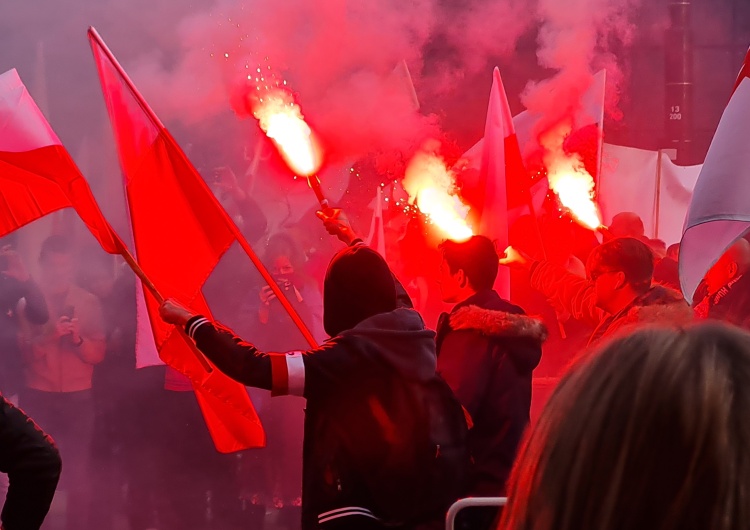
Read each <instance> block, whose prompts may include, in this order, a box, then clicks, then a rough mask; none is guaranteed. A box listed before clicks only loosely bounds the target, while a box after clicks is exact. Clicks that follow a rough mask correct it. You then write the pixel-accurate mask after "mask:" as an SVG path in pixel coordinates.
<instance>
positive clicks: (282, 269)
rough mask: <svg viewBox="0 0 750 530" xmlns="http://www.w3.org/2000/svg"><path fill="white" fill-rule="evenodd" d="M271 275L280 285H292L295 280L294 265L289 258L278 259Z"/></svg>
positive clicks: (273, 264) (279, 257)
mask: <svg viewBox="0 0 750 530" xmlns="http://www.w3.org/2000/svg"><path fill="white" fill-rule="evenodd" d="M271 274H272V275H273V277H274V279H275V280H276V281H277V282H279V283H282V284H286V283H291V282H292V281H293V279H294V265H292V262H291V260H290V259H289V256H278V257H276V258H275V259H274V260H273V263H272V266H271Z"/></svg>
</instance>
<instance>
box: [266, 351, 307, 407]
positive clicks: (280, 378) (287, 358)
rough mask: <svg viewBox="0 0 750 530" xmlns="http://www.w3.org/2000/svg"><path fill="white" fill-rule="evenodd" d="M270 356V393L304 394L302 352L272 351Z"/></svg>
mask: <svg viewBox="0 0 750 530" xmlns="http://www.w3.org/2000/svg"><path fill="white" fill-rule="evenodd" d="M270 357H271V381H272V387H271V395H272V396H287V395H289V396H301V397H302V396H304V394H305V361H304V358H303V357H302V352H300V351H292V352H288V353H272V354H270Z"/></svg>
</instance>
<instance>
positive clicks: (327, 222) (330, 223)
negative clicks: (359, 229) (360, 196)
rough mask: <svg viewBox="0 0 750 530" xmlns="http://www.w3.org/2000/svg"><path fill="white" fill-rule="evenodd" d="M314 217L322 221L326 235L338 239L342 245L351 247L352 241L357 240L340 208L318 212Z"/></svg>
mask: <svg viewBox="0 0 750 530" xmlns="http://www.w3.org/2000/svg"><path fill="white" fill-rule="evenodd" d="M315 215H317V216H318V219H320V220H321V221H323V226H325V228H326V230H327V231H328V233H329V234H331V235H332V236H336V237H338V238H339V240H340V241H342V242H343V243H346V244H347V245H351V243H352V241H354V240H355V239H357V234H356V233H354V229H352V225H351V224H350V223H349V219H347V218H346V214H345V213H344V211H343V210H341V209H340V208H328V209H326V210H318V211H317V212H315Z"/></svg>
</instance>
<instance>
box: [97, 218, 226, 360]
mask: <svg viewBox="0 0 750 530" xmlns="http://www.w3.org/2000/svg"><path fill="white" fill-rule="evenodd" d="M110 230H111V232H112V236H113V238H114V239H115V242H116V244H117V246H118V248H119V251H120V255H121V256H122V257H123V259H124V260H125V262H126V263H127V264H128V266H129V267H130V269H131V270H132V271H133V272H134V273H135V275H136V276H138V278H139V279H140V280H141V283H143V285H145V286H146V288H147V289H148V290H149V292H150V293H151V294H152V295H153V297H154V298H155V299H156V302H157V303H158V304H159V305H162V304H163V303H164V297H163V296H162V294H161V293H160V292H159V289H157V288H156V285H155V284H154V282H152V281H151V278H149V277H148V276H147V275H146V273H145V272H144V271H143V268H142V267H141V266H140V264H139V263H138V262H137V261H136V260H135V258H134V257H133V255H132V254H131V253H130V251H129V250H128V248H127V247H126V246H125V244H124V243H123V242H122V240H121V239H120V237H119V236H118V235H117V234H116V233H115V231H114V230H112V229H111V228H110ZM175 327H176V328H177V329H178V331H179V333H180V335H182V337H183V339H186V342H187V344H189V345H190V349H191V351H192V352H193V353H194V354H195V357H196V358H197V359H198V362H199V363H200V364H201V367H202V368H203V369H204V370H205V371H206V373H209V374H210V373H211V372H213V370H214V367H213V366H211V363H209V362H208V360H207V359H206V357H205V356H204V355H203V354H202V353H201V352H200V351H199V350H198V349H197V348H196V347H195V344H194V342H193V341H192V340H187V338H188V337H187V335H186V334H185V330H184V329H182V326H175Z"/></svg>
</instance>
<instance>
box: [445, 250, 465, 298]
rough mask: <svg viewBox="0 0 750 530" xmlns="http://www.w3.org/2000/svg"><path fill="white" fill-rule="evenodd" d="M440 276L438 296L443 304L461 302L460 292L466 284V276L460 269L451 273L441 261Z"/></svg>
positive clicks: (448, 267)
mask: <svg viewBox="0 0 750 530" xmlns="http://www.w3.org/2000/svg"><path fill="white" fill-rule="evenodd" d="M439 272H440V275H439V277H438V283H439V284H440V296H441V298H442V300H443V302H446V303H449V304H455V303H458V302H460V301H461V292H462V289H463V287H464V285H465V284H466V275H465V274H464V271H463V270H462V269H459V270H458V271H456V272H455V273H453V272H451V268H450V266H449V265H448V262H447V261H446V260H445V259H443V260H442V261H441V262H440V271H439Z"/></svg>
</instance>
